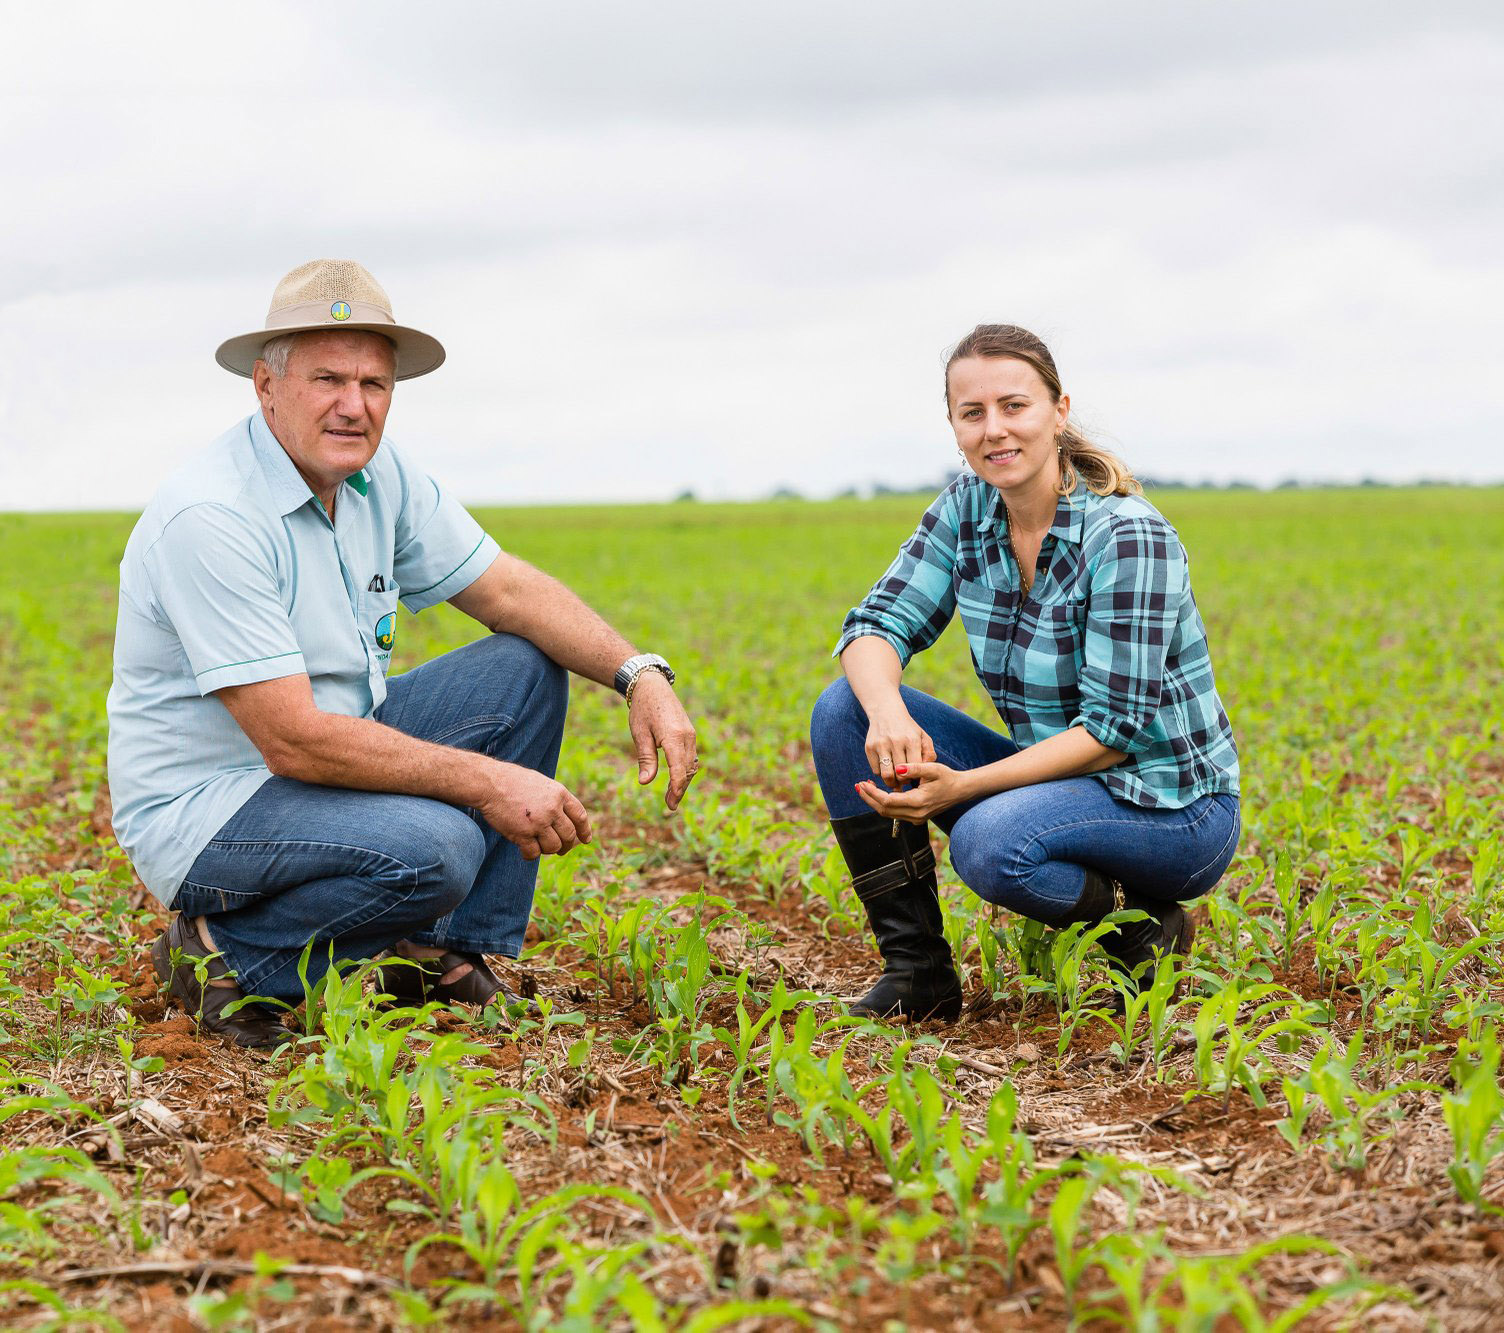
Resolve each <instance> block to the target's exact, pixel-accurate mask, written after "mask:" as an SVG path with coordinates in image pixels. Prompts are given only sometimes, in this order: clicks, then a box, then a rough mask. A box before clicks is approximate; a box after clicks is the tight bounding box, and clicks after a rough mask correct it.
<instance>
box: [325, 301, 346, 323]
mask: <svg viewBox="0 0 1504 1333" xmlns="http://www.w3.org/2000/svg"><path fill="white" fill-rule="evenodd" d="M329 313H330V314H331V315H333V316H334V317H335V319H349V318H350V303H349V302H348V301H336V302H335V303H334V304H333V305H332V306H330V307H329Z"/></svg>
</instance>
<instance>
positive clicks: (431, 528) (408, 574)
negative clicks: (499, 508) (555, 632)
mask: <svg viewBox="0 0 1504 1333" xmlns="http://www.w3.org/2000/svg"><path fill="white" fill-rule="evenodd" d="M393 461H394V462H396V464H397V466H398V468H399V470H400V471H401V474H402V477H401V483H402V495H403V504H402V509H401V512H400V513H399V514H398V517H397V532H396V541H395V544H394V546H393V552H392V562H393V575H394V577H395V578H396V580H397V584H398V586H399V587H400V588H401V589H402V605H403V606H405V607H406V608H407V609H408V610H409V611H414V612H416V611H423V610H426V609H427V608H428V607H430V606H437V605H438V604H439V603H440V602H446V601H448V600H449V599H450V598H451V597H453V596H454V595H455V594H456V593H460V592H463V591H464V590H465V589H466V588H468V587H469V586H470V585H471V584H472V583H474V582H475V580H476V579H478V578H479V577H480V576H481V575H482V574H484V573H485V572H486V570H487V569H488V568H490V566H491V563H492V561H494V560H495V559H496V557H497V556H498V555H500V554H501V547H500V546H498V545H497V544H496V541H495V539H494V538H492V537H491V536H490V535H489V534H488V533H486V532H485V531H484V530H483V529H482V528H481V526H480V524H479V523H477V522H476V521H475V519H474V518H473V517H472V516H471V514H470V513H469V511H468V510H466V508H465V507H464V505H462V504H460V502H459V501H458V500H456V499H455V498H454V497H453V496H452V495H450V494H449V493H448V492H447V491H445V490H444V489H443V488H442V487H440V485H439V484H438V482H436V481H435V480H434V479H433V478H432V477H430V476H428V475H427V473H425V472H422V471H420V470H418V469H416V468H413V467H411V466H409V465H408V464H407V463H406V462H404V461H403V460H402V459H401V458H400V456H395V457H394V458H393Z"/></svg>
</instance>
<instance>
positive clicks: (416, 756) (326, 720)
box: [264, 713, 497, 806]
mask: <svg viewBox="0 0 1504 1333" xmlns="http://www.w3.org/2000/svg"><path fill="white" fill-rule="evenodd" d="M267 751H268V752H267V753H266V754H265V756H264V757H265V759H266V762H267V767H268V768H270V769H271V771H272V772H273V773H275V774H276V775H277V776H278V777H284V778H293V779H295V780H296V781H298V782H309V783H313V784H315V785H317V786H322V787H350V788H353V789H355V790H357V791H385V792H401V793H403V794H404V795H407V796H427V797H430V798H432V799H433V800H436V801H444V802H447V803H448V804H449V805H460V806H478V805H479V804H481V802H482V800H483V799H484V798H485V796H486V795H487V793H488V792H489V791H490V790H491V788H492V786H493V785H494V784H493V783H492V782H488V781H487V779H488V777H492V776H493V775H492V774H491V773H490V772H489V771H488V770H490V769H491V768H493V767H494V766H495V764H496V763H497V761H496V760H494V759H491V758H489V757H488V756H486V755H483V754H476V753H474V752H472V751H469V750H458V749H455V748H453V747H451V746H448V745H435V744H433V743H432V742H430V741H423V740H418V739H417V738H416V737H414V736H409V735H407V734H406V733H405V732H401V731H398V730H397V729H396V728H394V727H388V726H385V725H383V724H382V723H380V722H377V721H375V720H373V719H371V718H364V717H346V716H344V715H343V714H340V713H319V714H318V716H317V720H316V721H315V722H314V723H313V725H312V727H311V728H310V730H309V732H308V733H307V734H306V735H304V736H302V737H300V738H299V742H298V743H297V744H286V745H277V746H275V747H273V746H268V747H267Z"/></svg>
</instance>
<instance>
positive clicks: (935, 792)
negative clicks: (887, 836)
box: [856, 763, 976, 824]
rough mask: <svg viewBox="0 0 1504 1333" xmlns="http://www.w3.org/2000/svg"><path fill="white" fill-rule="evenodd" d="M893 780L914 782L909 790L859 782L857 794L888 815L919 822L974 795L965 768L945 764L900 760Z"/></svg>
mask: <svg viewBox="0 0 1504 1333" xmlns="http://www.w3.org/2000/svg"><path fill="white" fill-rule="evenodd" d="M890 781H892V782H917V783H918V784H919V785H918V786H917V787H914V788H912V789H911V790H909V791H885V790H884V789H883V788H881V787H879V786H878V785H877V783H875V782H858V783H857V784H856V794H857V795H858V796H860V797H861V798H862V800H864V801H865V802H866V803H867V804H868V805H869V806H870V807H871V808H872V809H873V810H876V811H877V813H878V814H880V815H883V816H885V817H886V818H888V819H901V820H903V821H904V822H905V823H908V824H922V823H924V821H925V820H926V819H929V818H930V817H931V816H933V815H937V814H939V813H940V812H941V811H942V810H949V809H950V807H951V806H953V805H959V804H960V803H961V802H962V801H966V800H970V799H971V797H973V796H974V795H976V793H975V792H974V791H972V790H971V784H970V782H969V781H968V779H967V775H966V773H965V772H960V771H957V770H956V769H954V768H948V767H946V765H944V764H934V763H927V764H900V765H899V767H898V770H897V772H896V774H895V775H894V777H893V778H891V779H890Z"/></svg>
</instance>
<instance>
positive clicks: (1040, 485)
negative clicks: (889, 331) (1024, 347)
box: [946, 356, 1071, 494]
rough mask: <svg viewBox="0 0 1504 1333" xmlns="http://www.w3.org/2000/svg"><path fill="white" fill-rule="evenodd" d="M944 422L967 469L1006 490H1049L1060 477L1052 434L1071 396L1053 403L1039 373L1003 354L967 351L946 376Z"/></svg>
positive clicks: (1060, 425) (1062, 420)
mask: <svg viewBox="0 0 1504 1333" xmlns="http://www.w3.org/2000/svg"><path fill="white" fill-rule="evenodd" d="M946 389H947V394H948V397H949V400H950V424H951V429H952V430H954V431H955V432H956V443H957V444H958V445H960V446H961V452H962V453H963V454H964V455H965V456H966V461H967V462H968V463H969V464H971V470H972V471H973V472H975V473H976V474H977V476H979V477H981V479H982V480H983V481H985V482H987V483H988V484H989V485H992V486H996V487H997V489H998V490H1000V491H1002V492H1004V493H1005V494H1006V493H1009V492H1013V493H1017V494H1028V493H1029V492H1031V491H1033V490H1035V489H1039V490H1041V491H1043V490H1045V489H1046V488H1047V489H1049V490H1051V491H1053V490H1054V488H1055V486H1056V484H1057V483H1058V482H1059V480H1060V463H1059V458H1058V457H1057V455H1056V452H1055V437H1056V436H1057V435H1058V434H1059V433H1060V431H1061V430H1062V429H1063V428H1064V426H1065V421H1066V418H1067V417H1068V416H1069V415H1070V410H1071V400H1070V399H1069V398H1068V397H1067V396H1066V395H1064V394H1062V395H1061V396H1060V401H1059V402H1058V403H1057V402H1055V401H1054V400H1053V399H1051V397H1050V391H1049V388H1048V387H1047V386H1046V384H1045V382H1044V381H1043V380H1042V379H1040V377H1039V372H1038V371H1037V370H1035V369H1034V367H1033V366H1031V365H1030V364H1029V363H1028V362H1027V361H1018V360H1015V359H1014V358H1013V357H1008V356H968V357H963V358H962V359H961V360H960V361H957V362H956V363H955V364H954V365H952V366H951V368H950V374H949V376H948V377H947V381H946Z"/></svg>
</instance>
